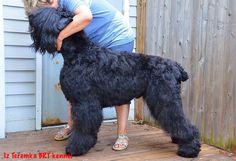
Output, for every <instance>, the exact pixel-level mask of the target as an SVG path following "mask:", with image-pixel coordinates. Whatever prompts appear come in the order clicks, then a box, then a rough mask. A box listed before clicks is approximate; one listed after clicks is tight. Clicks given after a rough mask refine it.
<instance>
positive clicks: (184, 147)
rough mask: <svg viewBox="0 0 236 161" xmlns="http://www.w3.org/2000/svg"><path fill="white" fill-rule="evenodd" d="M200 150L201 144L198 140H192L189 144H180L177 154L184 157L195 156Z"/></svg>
mask: <svg viewBox="0 0 236 161" xmlns="http://www.w3.org/2000/svg"><path fill="white" fill-rule="evenodd" d="M200 151H201V144H200V142H199V141H198V140H193V141H192V142H191V143H189V144H180V145H179V150H178V153H177V154H178V155H179V156H181V157H185V158H195V157H197V156H198V154H199V152H200Z"/></svg>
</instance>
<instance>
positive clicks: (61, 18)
mask: <svg viewBox="0 0 236 161" xmlns="http://www.w3.org/2000/svg"><path fill="white" fill-rule="evenodd" d="M72 17H73V14H72V13H71V12H66V11H63V10H62V9H60V8H59V9H55V8H51V7H43V8H39V9H37V10H35V11H33V12H32V13H31V14H30V15H29V24H30V34H31V38H32V40H33V44H32V47H33V48H34V49H35V51H36V52H37V51H39V52H40V53H42V54H45V53H46V52H48V53H49V54H53V55H54V54H55V53H56V51H57V48H56V40H57V37H58V35H59V33H60V31H61V30H63V29H64V28H65V27H66V26H67V25H68V24H69V23H70V22H71V21H72Z"/></svg>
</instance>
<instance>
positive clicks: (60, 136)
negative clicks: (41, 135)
mask: <svg viewBox="0 0 236 161" xmlns="http://www.w3.org/2000/svg"><path fill="white" fill-rule="evenodd" d="M71 133H72V129H71V128H70V126H69V125H66V127H65V128H63V129H62V130H60V131H59V132H58V133H57V134H56V135H55V137H54V139H55V140H56V141H62V140H66V139H68V138H69V137H70V136H71Z"/></svg>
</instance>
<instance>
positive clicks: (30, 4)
mask: <svg viewBox="0 0 236 161" xmlns="http://www.w3.org/2000/svg"><path fill="white" fill-rule="evenodd" d="M23 3H24V7H25V14H26V15H29V14H30V13H31V11H32V10H34V9H36V8H39V7H41V6H43V5H46V4H50V3H52V0H23Z"/></svg>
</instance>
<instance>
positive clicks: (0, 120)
mask: <svg viewBox="0 0 236 161" xmlns="http://www.w3.org/2000/svg"><path fill="white" fill-rule="evenodd" d="M2 5H3V4H2V1H0V138H4V137H5V125H6V124H5V63H4V60H5V58H4V45H3V42H4V36H3V16H2V12H1V11H2Z"/></svg>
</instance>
